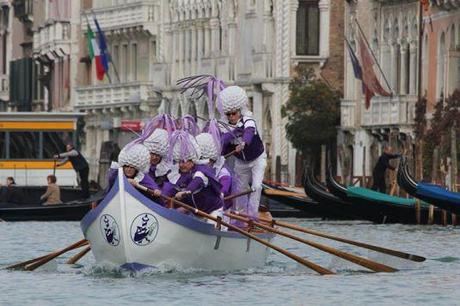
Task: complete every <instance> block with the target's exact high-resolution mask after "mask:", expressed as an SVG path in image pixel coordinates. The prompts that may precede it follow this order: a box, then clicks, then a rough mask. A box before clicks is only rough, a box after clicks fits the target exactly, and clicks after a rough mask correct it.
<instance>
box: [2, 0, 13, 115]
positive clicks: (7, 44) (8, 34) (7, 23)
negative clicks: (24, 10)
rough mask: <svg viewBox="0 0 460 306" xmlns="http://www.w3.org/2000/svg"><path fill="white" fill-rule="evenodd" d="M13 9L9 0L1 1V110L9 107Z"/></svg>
mask: <svg viewBox="0 0 460 306" xmlns="http://www.w3.org/2000/svg"><path fill="white" fill-rule="evenodd" d="M12 20H13V10H12V7H11V4H10V1H9V0H2V1H0V111H6V110H7V109H8V102H9V99H10V98H9V96H10V94H9V86H8V85H9V68H10V65H9V62H10V58H11V51H12Z"/></svg>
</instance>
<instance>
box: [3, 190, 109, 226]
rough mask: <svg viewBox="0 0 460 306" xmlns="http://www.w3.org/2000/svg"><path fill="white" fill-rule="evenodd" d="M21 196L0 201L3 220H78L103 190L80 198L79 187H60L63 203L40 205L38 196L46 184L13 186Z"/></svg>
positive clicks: (100, 196) (43, 191) (101, 194)
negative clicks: (19, 199) (8, 201)
mask: <svg viewBox="0 0 460 306" xmlns="http://www.w3.org/2000/svg"><path fill="white" fill-rule="evenodd" d="M15 188H17V189H18V191H19V192H20V193H21V195H22V196H23V198H22V199H21V202H20V203H18V202H16V203H7V202H0V219H1V220H4V221H80V220H81V219H82V218H83V216H84V215H85V214H86V213H87V212H88V211H89V210H90V209H91V203H92V202H93V201H97V200H99V199H101V198H102V196H103V192H102V191H99V192H96V191H94V190H92V191H91V197H90V198H88V199H84V200H83V199H81V197H80V195H81V189H77V188H73V187H61V199H62V200H63V204H58V205H46V206H45V205H42V204H41V203H40V201H39V199H40V196H41V195H42V194H44V193H45V191H46V186H17V187H15Z"/></svg>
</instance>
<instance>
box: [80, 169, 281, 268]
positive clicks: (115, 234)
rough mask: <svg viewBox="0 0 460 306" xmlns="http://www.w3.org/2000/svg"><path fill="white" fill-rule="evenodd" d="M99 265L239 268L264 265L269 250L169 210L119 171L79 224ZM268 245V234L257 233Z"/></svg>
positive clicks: (270, 235) (194, 218) (254, 242)
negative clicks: (106, 192) (111, 184)
mask: <svg viewBox="0 0 460 306" xmlns="http://www.w3.org/2000/svg"><path fill="white" fill-rule="evenodd" d="M81 228H82V231H83V234H84V235H85V237H86V239H88V240H89V241H90V244H91V250H92V252H93V254H94V256H95V258H96V261H97V263H98V264H101V265H105V264H109V265H112V266H113V265H115V266H119V267H122V268H126V269H130V270H141V269H143V268H147V267H163V266H165V267H175V268H179V269H189V268H196V269H205V270H235V269H245V268H249V267H257V266H263V265H265V261H266V258H267V255H268V248H267V247H266V246H264V245H262V244H260V243H258V242H256V241H251V240H248V238H247V237H246V236H243V235H241V234H239V233H236V232H232V231H221V230H217V229H216V228H215V226H214V225H213V224H210V223H206V222H205V221H204V220H203V219H199V218H197V217H195V216H193V215H187V214H183V213H181V212H178V211H176V210H174V209H168V208H165V207H163V206H161V205H159V204H157V203H155V202H153V201H151V200H150V199H148V198H146V197H145V196H144V195H142V194H141V193H140V192H139V191H137V190H136V189H135V188H134V187H132V186H131V185H130V184H129V183H128V182H127V180H126V178H125V176H124V175H123V173H122V170H121V169H120V170H119V173H118V177H117V180H116V182H115V183H114V185H113V187H112V189H111V190H110V192H109V193H108V194H107V195H106V197H105V198H104V199H103V201H102V202H101V203H100V204H99V205H98V206H97V207H96V208H95V209H93V210H91V211H90V212H89V213H88V214H87V215H86V216H85V217H84V218H83V220H82V221H81ZM257 236H258V237H259V238H262V239H264V240H266V241H270V240H271V239H273V237H274V235H273V234H269V233H259V234H257Z"/></svg>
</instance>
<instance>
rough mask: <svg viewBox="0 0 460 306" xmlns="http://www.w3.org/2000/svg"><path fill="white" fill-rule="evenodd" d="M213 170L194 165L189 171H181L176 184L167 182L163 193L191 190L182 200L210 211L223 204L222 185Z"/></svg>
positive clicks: (170, 194)
mask: <svg viewBox="0 0 460 306" xmlns="http://www.w3.org/2000/svg"><path fill="white" fill-rule="evenodd" d="M214 172H215V171H214V169H213V168H211V167H210V166H207V165H195V167H194V168H193V169H192V171H191V172H189V173H181V176H180V178H179V179H178V180H177V182H176V184H171V183H168V184H167V185H166V186H165V188H164V194H165V195H166V196H168V197H172V196H174V195H175V194H176V193H177V192H179V191H191V193H192V194H191V195H189V196H187V197H186V198H185V199H184V202H185V203H186V204H189V205H191V206H194V207H196V208H198V209H200V210H202V211H204V212H206V213H211V212H213V211H214V210H217V209H219V208H221V207H222V206H223V200H222V198H221V195H220V193H221V187H222V186H221V184H220V183H219V182H218V181H217V180H216V177H215V174H214ZM202 175H204V177H205V178H204V177H202ZM205 179H206V180H207V184H206V183H205Z"/></svg>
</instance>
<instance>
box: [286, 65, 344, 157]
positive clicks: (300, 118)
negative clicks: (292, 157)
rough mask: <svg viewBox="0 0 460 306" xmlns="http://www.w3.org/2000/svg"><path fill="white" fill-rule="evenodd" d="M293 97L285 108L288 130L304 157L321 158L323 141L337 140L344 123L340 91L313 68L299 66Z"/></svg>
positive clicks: (295, 145)
mask: <svg viewBox="0 0 460 306" xmlns="http://www.w3.org/2000/svg"><path fill="white" fill-rule="evenodd" d="M289 89H290V92H291V93H290V97H289V100H288V102H287V103H286V105H284V106H283V107H282V109H281V112H282V116H283V117H287V118H288V123H287V124H286V132H287V137H288V139H289V140H290V141H291V142H292V144H293V146H294V148H296V149H297V150H299V151H300V152H301V153H302V155H303V156H304V157H307V158H309V157H313V156H316V157H317V158H319V152H320V150H321V145H323V144H325V145H331V144H333V143H334V142H335V139H336V135H337V125H339V123H340V109H339V105H340V93H339V92H337V91H333V90H331V89H330V88H329V87H328V86H327V85H326V84H325V83H324V82H322V81H321V80H318V79H317V78H316V77H315V75H314V72H313V70H312V69H307V68H303V67H300V66H298V67H297V68H296V76H295V77H294V78H293V79H292V80H291V81H290V84H289Z"/></svg>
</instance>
